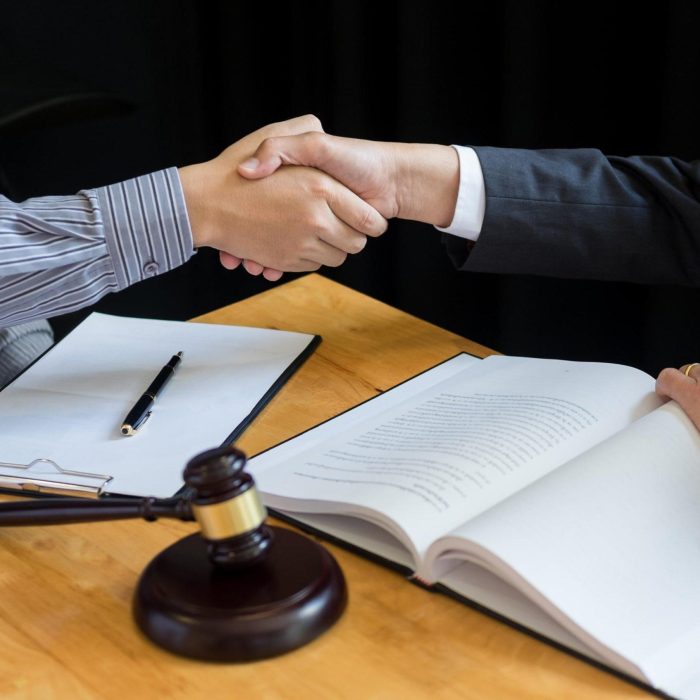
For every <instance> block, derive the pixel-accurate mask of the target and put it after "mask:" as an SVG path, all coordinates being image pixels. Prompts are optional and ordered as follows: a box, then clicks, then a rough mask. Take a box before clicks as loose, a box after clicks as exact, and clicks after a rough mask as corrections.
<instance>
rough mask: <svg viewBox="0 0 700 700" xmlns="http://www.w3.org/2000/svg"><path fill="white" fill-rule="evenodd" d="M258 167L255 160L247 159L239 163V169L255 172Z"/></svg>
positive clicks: (258, 162) (257, 162)
mask: <svg viewBox="0 0 700 700" xmlns="http://www.w3.org/2000/svg"><path fill="white" fill-rule="evenodd" d="M259 165H260V161H259V160H258V159H257V158H248V160H244V161H243V162H242V163H241V168H245V169H246V170H257V169H258V166H259Z"/></svg>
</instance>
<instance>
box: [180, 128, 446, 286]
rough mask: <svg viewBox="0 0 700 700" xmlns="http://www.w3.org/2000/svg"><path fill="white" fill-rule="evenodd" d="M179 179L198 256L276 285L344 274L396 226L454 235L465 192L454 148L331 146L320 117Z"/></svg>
mask: <svg viewBox="0 0 700 700" xmlns="http://www.w3.org/2000/svg"><path fill="white" fill-rule="evenodd" d="M281 166H293V167H284V168H283V167H281ZM179 173H180V180H181V182H182V188H183V192H184V195H185V201H186V203H187V211H188V215H189V219H190V226H191V228H192V236H193V240H194V244H195V246H196V247H202V246H209V247H212V248H216V249H217V250H219V255H220V259H221V263H222V265H223V266H224V267H226V268H228V269H234V268H236V267H238V266H239V265H241V264H242V265H243V267H244V268H245V269H246V270H247V271H248V272H249V273H251V274H253V275H259V274H261V273H262V274H263V275H264V277H265V278H266V279H268V280H270V281H274V280H277V279H279V278H280V277H281V276H282V273H283V272H305V271H312V270H317V269H319V268H320V267H321V266H322V265H328V266H332V267H337V266H339V265H341V264H342V263H343V262H344V261H345V259H346V257H347V256H348V255H349V254H354V253H359V252H360V251H361V250H362V249H363V248H364V247H365V245H366V243H367V237H368V236H372V237H377V236H381V235H382V233H384V231H386V228H387V219H390V218H392V217H400V218H403V219H412V220H414V221H423V222H426V223H430V224H434V225H437V226H448V225H449V224H450V222H451V221H452V218H453V215H454V210H455V204H456V201H457V193H458V187H459V159H458V156H457V153H456V152H455V151H454V149H452V148H450V147H449V146H440V145H430V144H425V145H423V144H401V143H382V142H377V141H363V140H359V139H348V138H341V137H337V136H331V135H330V134H326V133H324V131H323V128H322V127H321V123H320V121H319V120H318V119H317V118H316V117H314V116H311V115H307V116H303V117H297V118H296V119H290V120H288V121H285V122H279V123H277V124H270V125H269V126H266V127H263V128H262V129H259V130H258V131H255V132H253V133H252V134H249V135H248V136H246V137H244V138H242V139H241V140H240V141H237V142H236V143H234V144H233V145H232V146H229V147H228V148H227V149H226V150H225V151H223V152H222V153H221V154H220V155H219V156H217V157H216V158H214V159H213V160H210V161H208V162H206V163H199V164H197V165H190V166H187V167H184V168H180V170H179Z"/></svg>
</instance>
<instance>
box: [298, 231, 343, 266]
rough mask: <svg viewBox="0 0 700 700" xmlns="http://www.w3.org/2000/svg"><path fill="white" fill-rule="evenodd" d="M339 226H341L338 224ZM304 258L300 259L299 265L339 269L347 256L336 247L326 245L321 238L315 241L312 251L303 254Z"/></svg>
mask: <svg viewBox="0 0 700 700" xmlns="http://www.w3.org/2000/svg"><path fill="white" fill-rule="evenodd" d="M338 225H339V226H341V225H342V224H341V223H339V224H338ZM304 255H305V257H304V258H302V259H301V263H302V264H303V263H309V264H316V265H317V266H319V267H320V266H321V265H325V266H326V267H339V266H340V265H342V264H343V263H344V262H345V260H346V258H347V257H348V254H347V253H346V252H345V251H344V250H341V249H340V248H336V246H334V245H331V244H330V243H326V241H324V240H322V239H321V238H319V239H317V240H316V242H315V244H314V246H313V249H311V250H307V251H306V252H305V254H304Z"/></svg>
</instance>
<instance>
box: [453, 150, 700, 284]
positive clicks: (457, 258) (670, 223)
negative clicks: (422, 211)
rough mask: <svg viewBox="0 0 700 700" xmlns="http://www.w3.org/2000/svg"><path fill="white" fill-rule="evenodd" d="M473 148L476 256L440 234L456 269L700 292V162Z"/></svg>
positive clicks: (583, 152) (473, 250)
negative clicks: (482, 192)
mask: <svg viewBox="0 0 700 700" xmlns="http://www.w3.org/2000/svg"><path fill="white" fill-rule="evenodd" d="M474 150H475V151H476V153H477V155H478V157H479V160H480V162H481V165H482V169H483V173H484V182H485V184H486V211H485V217H484V224H483V227H482V230H481V234H480V236H479V240H478V241H477V243H476V244H475V245H474V246H473V248H470V246H468V244H467V243H466V242H465V241H464V240H462V239H459V238H457V237H455V236H449V235H447V236H446V239H445V240H446V245H447V248H448V252H449V254H450V256H451V258H452V260H453V262H454V263H455V264H456V265H457V267H459V268H460V269H464V270H470V271H474V272H498V273H506V274H507V273H510V274H531V275H546V276H550V277H551V276H555V277H573V278H585V279H597V280H619V281H629V282H639V283H645V284H685V285H700V161H694V162H690V163H688V162H684V161H681V160H678V159H676V158H664V157H653V156H635V157H630V158H623V157H616V156H605V155H603V154H602V153H601V152H600V151H598V150H595V149H575V150H549V151H527V150H516V149H500V148H479V147H476V148H475V149H474Z"/></svg>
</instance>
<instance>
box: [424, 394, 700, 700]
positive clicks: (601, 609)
mask: <svg viewBox="0 0 700 700" xmlns="http://www.w3.org/2000/svg"><path fill="white" fill-rule="evenodd" d="M460 540H461V542H460ZM474 545H476V546H477V547H476V549H478V551H480V552H482V553H483V552H488V553H489V554H490V555H491V559H490V561H489V560H488V559H486V560H485V563H486V565H487V566H488V568H490V569H491V570H493V571H496V572H497V573H499V575H501V577H503V578H509V579H510V580H511V583H515V584H516V585H518V587H519V588H520V589H521V590H523V591H525V592H527V593H528V595H530V596H531V597H532V598H534V599H536V600H537V602H538V604H539V605H541V606H542V607H543V608H545V609H548V611H549V612H550V614H552V615H553V616H554V617H555V618H556V619H558V621H559V622H560V623H561V624H564V625H566V626H567V628H568V629H569V630H570V631H573V632H574V633H575V634H577V636H579V638H582V639H584V640H586V639H587V640H588V641H590V640H595V641H597V643H598V646H601V645H602V647H603V648H602V649H599V651H600V653H601V654H603V655H606V656H607V658H608V659H610V658H615V657H622V658H624V659H627V660H629V661H630V662H632V663H633V664H634V665H636V666H637V667H639V668H640V669H641V670H642V672H643V674H644V676H645V677H646V678H648V679H649V680H650V681H651V682H652V683H653V684H654V685H655V686H657V687H660V688H662V689H663V690H665V691H666V692H670V693H671V694H676V692H679V693H680V694H681V695H682V696H683V697H687V696H688V695H687V692H688V688H691V687H692V686H693V683H695V684H696V687H695V688H694V693H692V694H694V695H695V696H698V695H699V694H700V685H697V682H698V681H699V680H700V678H698V676H697V675H695V674H697V669H698V668H700V652H698V650H699V649H700V583H699V582H700V434H699V433H698V431H697V429H696V428H695V427H694V426H693V425H692V423H690V421H689V420H688V418H687V417H686V416H685V414H684V413H683V412H682V411H681V409H680V408H679V407H678V406H677V405H676V404H675V403H668V404H666V405H664V406H663V407H661V408H659V409H658V410H655V411H653V412H652V413H650V414H649V415H647V416H645V417H643V418H641V419H640V420H638V421H637V422H636V423H634V424H633V425H632V426H630V427H629V428H628V429H627V430H625V431H623V432H621V433H618V434H617V435H614V436H613V437H611V438H610V439H609V440H607V441H606V442H604V443H602V444H600V445H598V446H596V447H594V448H593V449H591V450H589V451H588V452H586V453H585V454H583V455H581V456H579V457H578V458H576V459H574V460H572V461H571V462H570V463H568V464H567V465H565V466H563V467H562V468H560V469H558V470H556V471H555V472H554V473H552V474H550V475H549V476H548V477H547V478H546V479H542V480H540V481H538V482H537V483H535V484H533V485H532V486H530V487H528V488H526V489H524V490H522V491H521V492H519V493H518V494H516V495H514V496H512V497H511V498H510V499H508V500H507V501H506V502H504V503H501V504H500V505H499V507H498V508H495V509H493V510H492V511H490V512H485V513H484V514H482V515H480V516H479V517H477V518H475V519H474V520H473V521H471V522H470V523H467V524H466V525H464V526H463V527H461V528H459V529H458V530H457V531H456V532H455V533H453V534H452V535H451V536H450V537H449V538H446V539H445V540H443V541H441V542H438V543H436V545H435V550H434V552H433V551H432V550H431V554H433V553H434V554H437V552H438V551H439V550H445V549H447V550H448V551H447V552H446V553H445V554H444V555H443V556H447V557H451V558H453V559H454V558H455V557H456V556H457V553H458V550H459V549H460V548H461V549H462V550H464V551H465V552H473V551H476V549H475V547H474ZM455 571H456V570H455V569H454V568H452V572H453V573H454V572H455ZM616 665H617V666H618V667H619V664H616ZM681 689H683V690H682V692H681Z"/></svg>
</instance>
